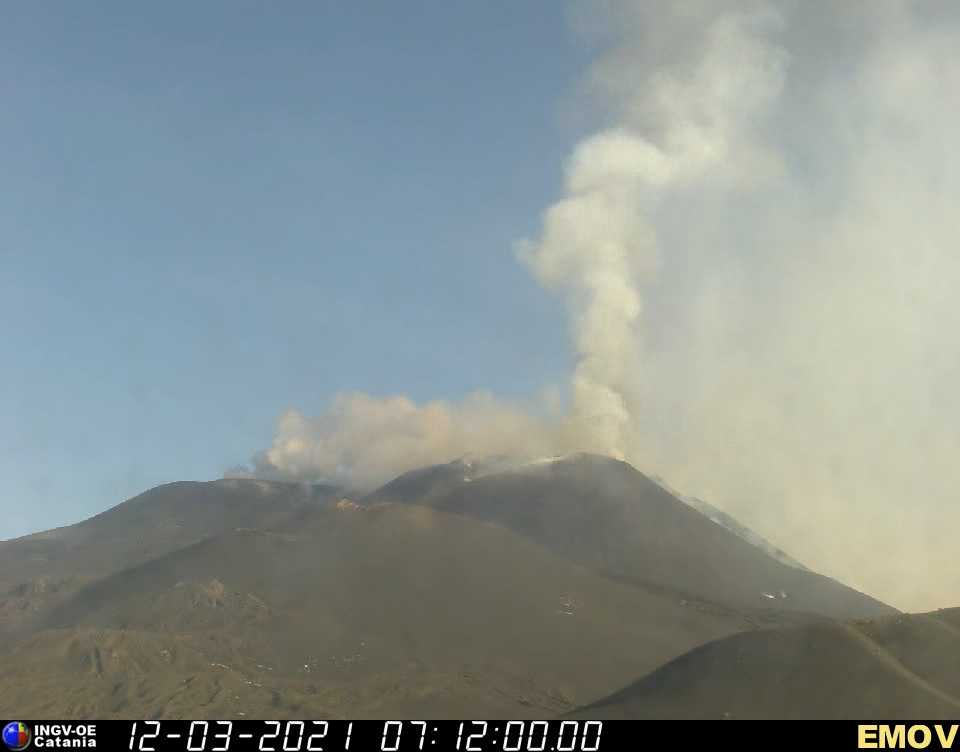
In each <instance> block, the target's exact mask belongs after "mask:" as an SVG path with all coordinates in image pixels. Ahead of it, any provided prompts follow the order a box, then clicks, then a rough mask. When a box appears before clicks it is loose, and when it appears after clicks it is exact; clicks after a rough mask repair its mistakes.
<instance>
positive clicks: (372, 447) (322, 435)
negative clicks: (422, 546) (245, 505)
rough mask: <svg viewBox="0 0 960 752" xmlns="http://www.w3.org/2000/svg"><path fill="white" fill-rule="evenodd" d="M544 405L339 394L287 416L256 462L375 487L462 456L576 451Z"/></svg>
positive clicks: (265, 469)
mask: <svg viewBox="0 0 960 752" xmlns="http://www.w3.org/2000/svg"><path fill="white" fill-rule="evenodd" d="M540 407H541V409H540V410H539V411H533V410H527V409H522V408H520V407H516V406H512V405H508V404H506V403H504V402H502V401H499V400H497V399H496V398H494V397H493V396H492V395H490V394H486V393H483V392H477V393H474V394H471V395H470V396H469V397H467V398H466V399H464V400H463V401H462V402H459V403H450V402H444V401H439V400H438V401H435V402H429V403H427V404H424V405H417V404H415V403H414V402H412V401H411V400H410V399H408V398H406V397H403V396H394V397H385V398H377V397H371V396H369V395H366V394H359V393H351V394H340V395H338V396H337V397H336V398H335V399H334V401H333V404H332V405H331V407H330V409H329V410H328V411H327V412H326V413H324V414H323V415H321V416H320V417H317V418H307V417H305V416H304V415H302V414H300V413H299V412H297V411H296V410H289V411H288V412H286V413H285V414H284V415H283V416H281V418H280V420H279V424H278V426H277V434H276V437H275V438H274V441H273V446H272V447H270V448H269V449H267V450H265V451H264V452H261V453H260V454H259V455H257V456H256V457H255V458H254V461H253V465H254V467H253V471H252V474H253V475H255V476H258V477H274V478H277V477H279V478H288V479H296V480H317V479H323V480H327V481H332V482H335V483H338V484H342V485H344V486H347V487H350V488H353V489H358V490H372V489H374V488H376V487H377V486H379V485H382V484H383V483H385V482H387V481H388V480H391V479H392V478H394V477H396V476H397V475H400V474H401V473H404V472H406V471H407V470H411V469H413V468H418V467H424V466H427V465H432V464H436V463H438V462H446V461H449V460H451V459H455V458H458V457H464V456H468V455H476V456H481V457H486V456H494V455H509V456H516V457H538V456H543V455H550V454H557V453H562V452H564V451H570V450H572V449H573V448H574V447H575V446H576V436H575V435H574V434H573V433H572V432H571V431H569V430H567V429H566V428H565V427H564V425H565V421H564V420H563V419H562V418H561V416H559V415H557V414H556V410H555V409H553V410H551V409H550V405H549V404H548V403H547V402H546V401H544V404H543V405H541V406H540ZM537 412H538V413H539V414H536V413H537ZM238 474H241V475H242V474H245V473H244V472H243V471H241V472H239V473H238Z"/></svg>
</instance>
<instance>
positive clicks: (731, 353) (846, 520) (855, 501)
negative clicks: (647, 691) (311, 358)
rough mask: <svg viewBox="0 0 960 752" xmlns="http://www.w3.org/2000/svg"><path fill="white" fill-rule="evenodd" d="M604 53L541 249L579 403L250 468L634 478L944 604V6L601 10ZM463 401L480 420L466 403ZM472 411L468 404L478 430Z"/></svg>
mask: <svg viewBox="0 0 960 752" xmlns="http://www.w3.org/2000/svg"><path fill="white" fill-rule="evenodd" d="M571 19H572V23H573V26H574V28H575V29H576V30H577V31H578V33H581V34H582V35H584V38H586V39H588V40H589V41H590V42H591V43H594V44H597V45H598V46H601V47H602V50H603V51H602V52H601V53H600V54H599V57H598V59H597V62H596V64H595V66H594V67H593V68H592V69H591V70H590V71H589V74H588V76H587V89H588V95H587V96H585V97H584V101H585V102H587V104H588V106H589V107H590V108H591V110H592V111H594V112H596V113H598V114H597V117H598V118H599V119H602V120H603V123H604V124H603V125H602V127H600V128H598V129H597V130H596V132H594V133H592V134H591V135H589V136H587V137H586V138H585V139H584V140H583V141H582V142H580V143H579V144H578V145H577V146H576V147H575V148H574V149H573V152H572V154H571V156H570V158H569V160H568V162H567V165H566V172H565V181H564V185H563V192H562V195H561V196H560V198H559V199H558V200H557V201H556V202H555V203H553V204H552V205H551V206H550V207H549V208H548V209H547V210H546V212H545V213H544V216H543V221H542V227H541V230H540V232H539V234H538V235H537V236H536V237H534V238H532V239H529V240H525V241H521V242H520V243H519V244H518V246H519V247H518V255H519V257H520V258H521V259H522V262H523V263H525V264H526V265H527V266H528V267H529V269H530V270H531V272H532V275H533V277H534V278H535V279H536V281H537V282H538V283H539V284H541V285H542V286H543V287H544V288H546V289H547V290H550V291H552V292H556V293H559V294H561V295H563V296H564V299H565V300H566V301H567V304H568V309H569V311H570V327H571V330H572V335H573V342H574V349H575V353H576V357H577V360H576V367H575V371H574V373H573V374H572V376H571V378H570V384H569V394H567V395H565V396H564V397H563V399H560V400H559V401H558V402H557V405H559V406H554V407H552V408H550V409H546V408H539V409H537V410H528V409H525V408H523V407H522V406H512V405H506V404H503V403H501V402H499V401H498V400H497V399H496V398H495V397H492V396H489V395H487V396H483V397H480V398H478V397H468V398H467V399H466V400H465V401H464V402H463V403H462V404H453V403H442V402H440V403H430V404H426V405H416V404H414V403H413V402H411V401H409V400H407V399H406V398H403V397H395V398H376V397H370V396H365V395H346V396H341V397H339V398H337V400H335V402H334V404H333V406H332V407H331V408H330V410H329V411H328V413H327V414H325V415H321V416H320V417H318V418H307V417H305V416H303V415H302V414H301V413H298V412H294V411H291V412H290V413H288V414H287V415H286V416H284V418H283V419H282V420H281V421H280V427H279V430H278V434H277V437H276V439H275V441H274V444H273V446H272V447H271V448H270V449H268V450H266V451H265V452H264V453H261V455H259V457H258V458H257V459H256V460H255V465H256V467H255V468H254V470H255V471H256V472H270V473H280V474H285V475H288V476H291V477H297V478H313V477H331V476H336V477H352V478H356V479H358V482H361V483H376V482H378V481H379V480H381V479H385V478H386V476H388V475H391V474H397V473H399V472H402V471H404V470H408V469H411V468H413V467H417V466H422V465H426V464H430V463H432V462H441V461H448V460H450V459H453V458H455V457H457V456H460V455H462V454H466V453H476V454H484V453H498V454H500V453H504V452H515V453H519V454H537V453H541V454H552V453H558V452H566V451H573V450H588V451H600V452H606V453H610V454H614V455H618V456H622V457H624V458H626V459H627V460H628V461H630V462H632V463H633V464H634V465H636V466H637V467H638V468H640V469H641V470H644V471H646V472H650V473H653V474H656V475H659V476H662V477H663V478H665V479H666V480H667V481H668V482H669V483H670V485H671V486H673V487H675V488H678V489H681V490H683V491H684V492H685V493H689V494H692V495H697V496H700V497H702V498H704V499H707V500H708V501H710V502H711V503H713V504H715V505H717V506H718V507H720V508H722V509H724V510H725V511H727V512H729V513H730V514H733V515H734V516H735V517H737V518H738V519H740V520H741V521H742V522H743V523H745V524H747V525H749V526H750V527H752V528H753V529H755V530H756V531H757V532H758V533H759V534H761V535H763V536H764V537H765V538H767V539H768V540H770V541H771V542H773V543H775V544H776V545H777V546H779V547H781V548H783V549H784V550H786V551H788V552H789V553H790V554H791V555H794V556H796V557H797V558H798V559H800V560H802V561H804V562H805V563H807V564H808V565H810V566H812V567H814V568H815V569H817V570H819V571H822V572H824V573H825V574H828V575H831V576H835V577H838V578H839V579H841V580H843V581H845V582H847V583H849V584H851V585H853V586H855V587H859V588H861V589H863V590H865V591H867V592H869V593H871V594H873V595H876V596H877V597H880V598H882V599H884V600H887V601H888V602H890V603H893V604H894V605H897V606H899V607H902V608H914V609H919V608H933V607H937V606H944V605H949V604H953V603H956V602H960V567H958V566H957V565H956V549H957V539H956V535H957V533H956V531H957V530H960V503H958V497H957V491H956V489H957V487H958V485H960V477H958V476H960V472H958V470H957V467H956V466H957V457H958V456H960V431H958V429H957V425H960V390H958V389H957V384H958V383H960V336H958V334H957V332H960V295H958V294H957V290H958V286H960V254H958V253H957V252H956V250H955V249H956V245H957V242H958V240H957V239H958V237H960V221H958V219H957V216H958V215H957V211H956V206H957V205H958V203H960V148H958V147H960V143H958V141H960V139H958V137H957V135H956V132H957V129H956V125H955V122H956V117H957V113H958V112H960V55H958V54H957V52H956V51H957V50H958V49H960V7H958V6H957V5H956V4H953V3H947V2H929V3H919V2H910V1H904V2H894V1H893V0H881V1H880V2H876V3H869V4H866V3H863V4H840V5H838V4H835V3H827V2H825V1H824V0H820V1H813V2H750V1H749V0H745V1H744V2H713V1H709V2H708V1H707V0H704V1H703V2H639V1H638V2H602V3H595V2H591V3H589V4H584V5H575V6H574V7H573V12H572V13H571ZM478 400H479V401H478ZM478 405H479V407H478Z"/></svg>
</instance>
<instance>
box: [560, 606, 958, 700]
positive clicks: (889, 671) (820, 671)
mask: <svg viewBox="0 0 960 752" xmlns="http://www.w3.org/2000/svg"><path fill="white" fill-rule="evenodd" d="M958 713H960V609H952V610H948V611H939V612H935V613H930V614H916V615H912V616H904V615H898V616H894V617H887V618H883V619H877V620H874V621H860V622H849V623H843V624H829V625H815V626H806V627H801V628H793V629H778V630H769V631H762V632H752V633H749V634H738V635H734V636H732V637H728V638H725V639H722V640H718V641H717V642H713V643H710V644H709V645H704V646H703V647H700V648H697V649H695V650H693V651H691V652H690V653H688V654H686V655H684V656H682V657H680V658H678V659H676V660H674V661H671V662H670V663H668V664H667V665H665V666H663V667H662V668H660V669H658V670H656V671H654V672H652V673H651V674H649V675H648V676H646V677H644V678H643V679H641V680H639V681H638V682H636V683H634V684H632V685H630V686H628V687H627V688H626V689H623V690H621V691H619V692H617V693H615V694H613V695H611V696H610V697H608V698H606V699H604V700H602V701H601V702H598V703H596V704H594V705H592V706H590V707H587V708H584V709H582V710H581V711H579V712H578V713H576V714H574V715H577V716H580V717H590V718H956V717H957V715H958Z"/></svg>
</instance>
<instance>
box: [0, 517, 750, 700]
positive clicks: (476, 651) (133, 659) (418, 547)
mask: <svg viewBox="0 0 960 752" xmlns="http://www.w3.org/2000/svg"><path fill="white" fill-rule="evenodd" d="M750 627H751V624H750V622H749V621H748V620H747V619H745V618H744V617H743V616H741V615H739V614H737V613H735V612H732V611H723V610H720V609H713V610H708V609H706V608H702V607H698V606H696V605H694V604H682V603H681V602H680V601H679V599H677V598H672V597H667V596H664V595H662V594H660V593H655V592H649V591H647V590H644V589H643V588H639V587H636V586H633V585H629V584H624V583H618V582H613V581H610V580H608V579H606V578H603V577H601V576H598V575H596V574H594V573H592V572H590V571H588V570H587V569H585V568H583V567H581V566H579V565H577V564H575V563H572V562H568V561H565V560H563V559H562V558H560V557H558V556H556V555H555V554H553V553H552V552H550V551H548V550H547V549H545V548H543V547H542V546H540V545H538V544H536V543H534V542H532V541H530V540H527V539H525V538H524V537H522V536H520V535H518V534H516V533H514V532H512V531H510V530H507V529H505V528H502V527H500V526H498V525H494V524H486V523H481V522H478V521H476V520H473V519H470V518H466V517H459V516H456V515H449V514H445V513H442V512H438V511H435V510H432V509H428V508H424V507H416V506H406V505H381V506H377V507H373V508H369V509H365V508H362V507H357V506H355V505H352V504H349V503H340V504H318V505H316V506H315V507H314V508H312V509H309V510H304V512H303V513H302V514H300V515H298V516H297V518H296V519H295V520H291V521H290V522H288V523H286V524H283V525H277V526H275V527H274V528H273V529H271V530H269V531H268V530H256V531H255V530H239V531H238V530H231V531H228V532H226V533H223V534H220V535H217V536H213V537H210V538H207V539H206V540H203V541H200V542H198V543H194V544H192V545H189V546H187V547H185V548H183V549H180V550H177V551H174V552H171V553H168V554H166V555H164V556H161V557H159V558H156V559H153V560H151V561H149V562H146V563H143V564H140V565H137V566H134V567H132V568H129V569H126V570H123V571H121V572H118V573H115V574H113V575H111V576H108V577H106V578H103V579H100V580H97V581H96V582H93V583H91V584H89V585H86V586H85V587H83V588H82V589H81V590H80V591H78V592H77V593H76V594H75V595H74V596H72V597H70V598H68V599H66V600H65V601H63V602H61V603H59V604H58V605H56V606H55V607H52V608H50V609H48V610H47V611H46V612H44V614H43V616H42V624H38V625H37V628H36V629H34V630H33V632H32V633H31V634H29V635H27V636H25V637H23V638H22V639H20V640H19V641H17V642H16V643H15V644H14V645H13V646H12V647H11V648H10V651H11V652H10V653H9V654H7V655H5V656H0V660H3V661H4V665H6V666H8V668H10V672H11V673H9V674H8V677H7V679H8V680H7V681H5V682H4V684H3V686H2V687H0V709H2V710H3V711H4V713H5V714H7V715H9V713H10V712H17V713H20V714H21V715H27V716H35V717H36V716H67V717H80V716H84V715H95V716H98V717H111V716H127V717H173V716H178V715H186V716H200V717H213V716H217V717H240V715H241V714H246V715H248V716H259V715H266V716H284V715H287V716H298V715H300V716H302V715H304V714H309V715H311V716H314V717H324V716H331V715H333V716H358V715H359V716H365V715H373V716H377V715H394V716H396V715H400V716H404V715H423V714H426V715H430V716H443V715H448V714H449V715H454V716H456V715H463V714H467V715H470V714H480V715H490V716H508V717H530V716H544V715H553V714H557V713H561V712H565V711H568V710H571V709H572V708H573V707H575V706H576V705H579V704H582V703H585V702H589V701H590V700H593V699H596V698H598V697H601V696H603V694H605V693H606V692H608V691H609V690H610V689H612V688H613V687H616V686H618V685H622V684H623V683H625V682H626V681H629V678H630V677H632V676H636V675H637V674H638V673H644V672H646V671H649V670H651V669H653V668H654V667H656V666H657V665H660V664H661V663H663V661H664V660H667V659H669V658H670V657H673V656H675V655H677V654H679V653H681V652H682V651H684V650H686V649H688V648H689V647H691V646H693V645H697V644H701V643H703V642H705V641H707V640H710V639H713V638H715V637H718V636H721V635H725V634H731V633H733V632H736V631H738V630H741V629H746V628H750Z"/></svg>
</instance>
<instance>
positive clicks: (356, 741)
mask: <svg viewBox="0 0 960 752" xmlns="http://www.w3.org/2000/svg"><path fill="white" fill-rule="evenodd" d="M0 728H2V731H3V737H2V742H0V752H4V750H9V751H10V752H21V750H45V749H51V750H52V749H88V750H89V749H101V750H109V751H110V752H122V751H123V750H128V751H129V752H247V751H248V750H256V752H413V751H414V750H416V751H417V752H448V751H450V752H606V751H607V750H619V749H642V748H655V749H670V748H675V749H710V748H713V749H728V748H731V747H732V748H733V749H763V750H778V752H779V751H780V750H784V749H809V750H834V749H836V750H859V749H922V750H934V751H935V750H956V751H957V752H960V719H958V720H956V721H792V722H791V721H781V722H773V721H754V722H744V721H696V722H690V721H652V722H651V721H582V720H580V721H572V720H551V721H496V720H493V721H490V720H487V721H484V720H464V721H428V720H424V721H322V720H319V721H314V720H288V721H254V720H249V719H241V720H230V721H226V720H223V721H217V720H212V721H56V720H46V721H0Z"/></svg>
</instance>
